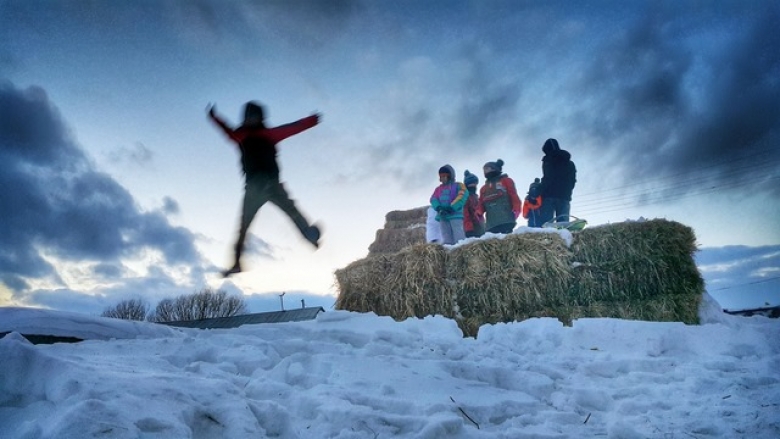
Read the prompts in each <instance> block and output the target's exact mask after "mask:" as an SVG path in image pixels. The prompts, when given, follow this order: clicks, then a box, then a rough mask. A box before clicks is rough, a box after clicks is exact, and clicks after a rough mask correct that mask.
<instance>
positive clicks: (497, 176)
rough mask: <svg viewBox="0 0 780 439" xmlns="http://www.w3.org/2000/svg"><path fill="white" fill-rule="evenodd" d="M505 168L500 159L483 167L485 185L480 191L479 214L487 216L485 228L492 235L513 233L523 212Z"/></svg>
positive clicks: (521, 203) (512, 182)
mask: <svg viewBox="0 0 780 439" xmlns="http://www.w3.org/2000/svg"><path fill="white" fill-rule="evenodd" d="M503 166H504V161H503V160H501V159H498V160H497V161H495V162H487V163H485V166H484V167H483V171H484V172H485V184H484V185H483V186H482V188H481V189H480V190H479V208H478V210H477V212H478V213H480V214H482V213H484V214H485V218H486V224H485V227H486V228H487V231H488V232H491V233H512V230H514V228H515V226H516V225H517V217H518V216H520V214H521V213H522V210H523V202H522V201H520V197H519V196H518V195H517V189H516V188H515V182H514V180H512V179H511V178H509V177H508V176H507V175H506V174H504V173H503V172H502V169H503Z"/></svg>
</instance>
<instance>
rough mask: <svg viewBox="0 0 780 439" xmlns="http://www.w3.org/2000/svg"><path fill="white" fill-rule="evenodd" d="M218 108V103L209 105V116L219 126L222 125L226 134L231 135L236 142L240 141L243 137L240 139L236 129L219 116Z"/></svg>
mask: <svg viewBox="0 0 780 439" xmlns="http://www.w3.org/2000/svg"><path fill="white" fill-rule="evenodd" d="M216 109H217V106H216V105H211V106H210V107H209V118H210V119H211V120H212V121H213V122H214V123H215V124H217V126H218V127H220V128H221V129H222V131H224V132H225V134H227V136H228V137H230V138H231V139H233V140H234V141H236V142H240V141H241V139H239V138H238V136H236V131H235V130H234V129H233V128H231V127H230V126H229V125H228V124H227V123H225V121H224V120H222V118H220V117H219V116H217V111H216Z"/></svg>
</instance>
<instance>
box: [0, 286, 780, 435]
mask: <svg viewBox="0 0 780 439" xmlns="http://www.w3.org/2000/svg"><path fill="white" fill-rule="evenodd" d="M705 299H706V300H705V301H704V304H703V306H702V310H701V313H700V314H701V317H702V321H703V324H702V325H691V326H688V325H684V324H682V323H656V322H640V321H624V320H617V319H581V320H576V321H575V322H574V323H573V326H571V327H565V326H563V325H562V324H561V323H560V322H558V321H557V320H555V319H549V318H544V319H531V320H527V321H524V322H520V323H512V324H498V325H493V326H490V325H487V326H484V327H482V328H481V329H480V332H479V336H478V338H477V339H474V338H463V337H462V335H461V332H460V330H459V329H458V328H457V326H456V324H455V322H454V321H452V320H449V319H446V318H443V317H428V318H425V319H409V320H406V321H403V322H395V321H394V320H392V319H390V318H387V317H378V316H376V315H374V314H371V313H369V314H359V313H352V312H346V311H334V310H328V311H326V312H324V313H320V314H319V316H318V317H317V319H316V320H313V321H307V322H296V323H278V324H259V325H247V326H243V327H241V328H237V329H220V330H206V331H204V330H197V329H183V328H171V327H167V326H162V325H157V324H154V323H147V322H126V321H122V320H114V319H107V318H101V317H90V316H85V315H79V314H72V313H65V312H57V311H46V310H39V309H25V308H0V332H8V331H16V332H11V333H10V334H9V335H7V336H6V337H4V338H3V339H0V359H1V360H0V361H1V362H2V367H0V436H2V437H3V438H25V439H27V438H84V437H101V438H248V437H253V438H260V437H277V438H388V437H402V438H441V437H447V438H590V437H595V438H615V439H619V438H663V439H667V438H672V439H677V438H739V437H750V438H754V439H758V438H777V437H780V322H779V321H778V320H774V319H768V318H765V317H750V318H746V317H736V316H730V315H726V314H724V313H722V312H721V311H720V307H719V305H718V304H717V303H715V302H714V301H713V300H712V299H711V298H709V297H708V296H707V297H705ZM20 333H28V334H29V333H38V334H49V335H61V336H73V337H80V338H86V339H87V340H86V341H83V342H80V343H73V344H70V343H57V344H53V345H33V344H31V343H29V342H28V341H27V340H26V339H24V338H23V337H22V336H21V335H20Z"/></svg>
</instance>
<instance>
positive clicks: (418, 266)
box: [335, 244, 454, 320]
mask: <svg viewBox="0 0 780 439" xmlns="http://www.w3.org/2000/svg"><path fill="white" fill-rule="evenodd" d="M444 266H445V250H444V248H443V247H442V246H440V245H434V244H418V245H413V246H411V247H407V248H405V249H403V250H402V251H400V252H396V253H393V254H387V255H379V256H373V257H368V258H366V259H363V260H360V261H357V262H353V263H352V264H350V265H349V266H347V267H346V268H344V269H341V270H337V271H336V279H337V282H338V284H339V290H340V293H339V297H338V298H337V300H336V304H335V308H336V309H343V310H349V311H357V312H368V311H372V312H374V313H376V314H377V315H382V316H391V317H393V318H394V319H396V320H403V319H406V318H409V317H425V316H428V315H435V314H439V315H446V316H448V317H452V316H453V312H452V310H453V305H454V299H453V296H452V292H451V291H450V287H449V284H448V283H447V282H446V279H445V278H444Z"/></svg>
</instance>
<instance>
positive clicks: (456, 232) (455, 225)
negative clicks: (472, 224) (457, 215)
mask: <svg viewBox="0 0 780 439" xmlns="http://www.w3.org/2000/svg"><path fill="white" fill-rule="evenodd" d="M450 227H451V228H452V242H453V244H454V243H456V242H458V241H462V240H464V239H466V233H465V232H464V231H463V219H451V220H450Z"/></svg>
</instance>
